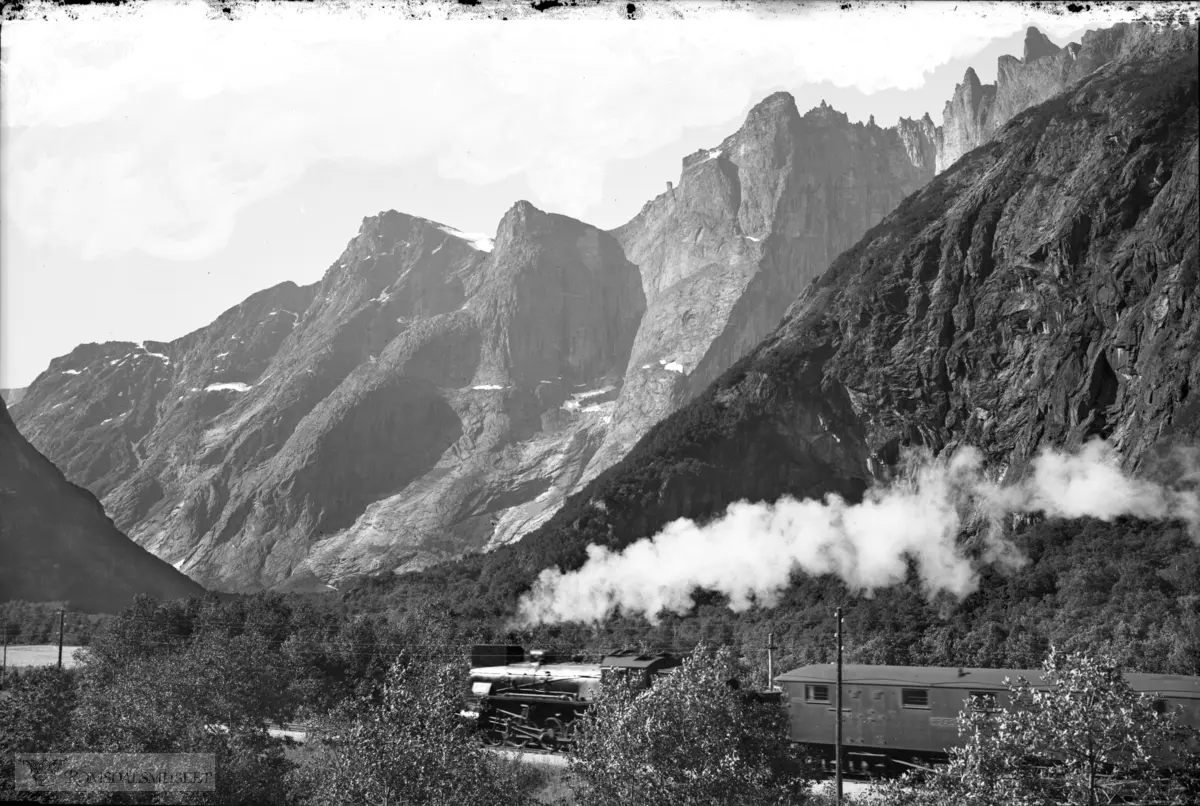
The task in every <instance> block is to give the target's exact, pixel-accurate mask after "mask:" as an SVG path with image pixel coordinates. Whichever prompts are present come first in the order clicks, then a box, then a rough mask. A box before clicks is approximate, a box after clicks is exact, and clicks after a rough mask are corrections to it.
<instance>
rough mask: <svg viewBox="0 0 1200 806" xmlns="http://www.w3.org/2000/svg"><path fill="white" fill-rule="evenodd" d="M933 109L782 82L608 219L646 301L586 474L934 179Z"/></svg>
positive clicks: (725, 362) (758, 333) (625, 446)
mask: <svg viewBox="0 0 1200 806" xmlns="http://www.w3.org/2000/svg"><path fill="white" fill-rule="evenodd" d="M934 137H935V130H934V127H933V121H932V120H930V119H929V118H928V117H926V118H925V119H924V120H922V121H912V120H907V119H905V120H901V121H900V124H899V126H897V127H895V128H888V129H882V128H880V127H878V126H876V125H875V124H874V120H871V121H870V122H869V123H868V124H867V125H863V124H861V123H856V124H851V123H850V122H849V120H848V119H847V117H846V115H845V114H843V113H841V112H837V111H835V110H833V109H832V108H830V107H829V106H827V105H826V104H825V103H824V102H822V104H821V106H820V107H818V108H816V109H813V110H811V111H809V112H808V113H807V114H804V115H801V114H800V113H799V111H798V110H797V109H796V104H795V101H794V100H793V99H792V97H791V96H790V95H788V94H787V93H776V94H775V95H772V96H770V97H769V98H767V99H765V100H764V101H762V102H761V103H759V104H758V105H757V106H755V107H754V108H753V109H752V110H751V111H750V113H749V115H748V116H747V118H746V122H745V124H744V125H743V126H742V128H741V129H739V130H738V131H737V132H736V133H735V134H733V135H731V136H730V137H727V138H726V139H725V140H723V141H722V142H721V143H719V144H718V145H717V146H716V147H714V148H712V149H706V150H702V151H698V152H697V153H695V154H692V155H691V156H689V157H686V158H685V159H684V161H683V173H682V176H681V177H680V181H679V184H678V185H677V186H675V187H674V188H672V189H671V190H669V191H668V192H667V193H664V194H662V195H661V196H659V197H658V198H656V199H654V200H653V201H651V202H650V203H648V204H647V205H646V206H645V207H644V208H643V209H642V211H641V212H640V213H639V214H638V215H637V216H636V217H635V218H634V219H633V220H632V221H630V222H629V223H628V224H626V225H624V226H623V227H620V228H619V229H617V230H615V231H614V233H613V234H614V235H615V236H616V237H617V239H618V240H619V241H620V242H621V243H622V245H623V246H624V248H625V253H626V254H627V255H628V256H629V259H630V260H631V261H632V262H633V263H635V264H636V265H637V266H638V268H639V269H640V271H641V275H642V282H643V284H644V286H645V288H646V297H647V302H648V308H647V311H646V316H645V317H644V318H643V320H642V325H641V328H640V329H639V330H638V334H637V339H636V340H635V341H634V345H633V353H632V356H631V358H630V363H629V367H628V369H627V370H626V372H625V384H624V386H623V387H622V389H621V394H620V397H619V399H618V401H617V407H616V414H615V419H614V425H613V428H612V429H611V430H610V431H609V433H608V435H607V437H606V439H605V443H604V445H603V446H602V447H601V449H600V451H599V452H598V453H597V455H596V457H595V458H594V459H593V460H592V461H591V463H590V464H589V466H588V469H587V472H586V473H585V475H584V477H583V479H582V480H581V482H586V481H588V480H590V479H591V478H593V477H594V476H595V475H596V474H598V473H599V472H601V471H603V470H604V469H605V468H607V467H608V466H610V465H611V464H613V463H614V462H616V461H617V460H619V459H620V458H621V457H622V456H624V455H625V454H626V453H627V452H628V451H629V449H630V448H631V447H632V446H633V445H634V444H635V443H636V442H637V441H638V440H639V439H640V438H641V437H642V436H643V435H644V434H645V433H646V432H647V431H648V430H649V429H650V427H651V426H652V425H653V424H654V423H656V422H658V421H659V420H660V419H662V418H663V417H664V416H666V415H667V414H669V413H670V412H672V411H674V410H675V409H677V408H678V407H679V406H680V405H682V404H683V403H685V402H686V401H688V400H690V399H691V398H693V397H694V396H695V395H697V394H699V393H700V392H701V391H702V390H703V389H704V388H705V387H707V386H708V384H709V383H711V382H712V381H713V380H714V379H715V378H716V377H717V376H718V375H720V374H721V373H722V372H723V371H724V370H725V369H726V368H728V367H729V366H730V365H731V364H732V363H733V362H734V361H736V360H737V359H738V358H740V357H741V356H742V355H744V354H745V353H746V352H747V351H748V350H749V349H750V348H752V347H753V346H754V345H755V344H757V343H758V342H759V341H761V340H762V339H763V337H765V336H766V335H767V333H769V332H770V331H771V329H772V328H774V327H775V325H776V324H778V322H779V318H780V317H781V316H782V315H783V312H784V310H785V308H786V306H787V304H788V303H789V302H790V301H791V300H793V299H794V298H795V297H796V295H797V294H798V293H799V292H800V290H801V289H802V288H803V287H804V286H805V285H807V284H808V283H810V282H812V280H813V279H814V278H816V277H817V276H819V275H820V274H821V272H823V271H824V270H825V268H826V267H827V266H828V265H829V264H830V263H831V262H832V261H833V259H834V257H836V256H837V254H838V253H839V252H841V251H842V250H844V249H846V248H848V247H849V246H850V245H851V244H852V243H854V241H855V240H857V239H858V238H859V237H861V236H862V234H863V233H864V232H866V231H867V229H868V228H870V227H871V226H872V225H874V224H875V223H877V222H878V221H879V220H880V219H881V218H883V216H884V215H886V214H887V213H888V212H889V211H891V210H892V209H893V208H895V206H896V205H897V204H899V203H900V200H901V199H903V198H904V197H905V196H907V195H908V194H910V193H912V192H913V191H915V190H917V189H918V188H920V187H921V186H923V185H924V184H925V183H926V182H928V181H929V180H930V179H931V178H932V176H933V167H934V148H935V144H934Z"/></svg>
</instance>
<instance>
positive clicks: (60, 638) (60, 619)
mask: <svg viewBox="0 0 1200 806" xmlns="http://www.w3.org/2000/svg"><path fill="white" fill-rule="evenodd" d="M64 618H65V617H64V615H63V611H62V610H59V611H58V668H60V669H61V668H62V641H63V619H64Z"/></svg>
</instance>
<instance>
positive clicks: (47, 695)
mask: <svg viewBox="0 0 1200 806" xmlns="http://www.w3.org/2000/svg"><path fill="white" fill-rule="evenodd" d="M71 678H72V673H71V672H70V671H68V670H63V669H58V668H56V667H53V666H46V667H41V668H35V669H32V670H30V671H29V673H28V674H24V675H21V676H20V677H19V678H14V681H15V682H14V684H13V685H12V686H11V687H9V688H7V689H6V693H7V695H8V696H5V697H0V800H15V799H17V798H16V794H17V793H14V791H13V773H14V767H13V754H14V753H61V752H64V751H65V750H66V749H67V747H66V741H67V725H68V722H69V720H70V716H71V710H72V709H73V708H74V707H75V691H74V687H73V685H72V679H71Z"/></svg>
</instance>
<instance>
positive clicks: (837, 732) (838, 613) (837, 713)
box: [833, 606, 842, 806]
mask: <svg viewBox="0 0 1200 806" xmlns="http://www.w3.org/2000/svg"><path fill="white" fill-rule="evenodd" d="M834 618H836V619H837V693H836V695H835V696H834V700H833V703H834V705H833V713H834V717H833V718H834V723H833V724H834V725H836V727H835V728H834V744H835V747H836V759H835V763H836V764H837V771H836V773H835V774H836V775H837V804H838V806H842V608H841V607H840V606H839V607H838V609H837V610H835V611H834Z"/></svg>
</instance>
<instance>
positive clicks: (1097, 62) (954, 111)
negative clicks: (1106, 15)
mask: <svg viewBox="0 0 1200 806" xmlns="http://www.w3.org/2000/svg"><path fill="white" fill-rule="evenodd" d="M1186 37H1187V33H1186V29H1175V30H1164V29H1163V28H1162V27H1158V26H1151V25H1148V24H1144V23H1132V24H1131V23H1119V24H1117V25H1114V26H1113V27H1111V28H1106V29H1103V30H1099V31H1088V32H1087V33H1086V34H1084V36H1083V42H1082V43H1078V42H1072V43H1070V44H1068V45H1067V46H1066V47H1063V48H1060V47H1059V46H1057V45H1055V44H1054V43H1053V42H1051V41H1050V40H1049V39H1048V38H1047V37H1046V35H1045V34H1043V33H1042V32H1041V31H1039V30H1038V29H1037V28H1030V29H1029V30H1028V31H1026V33H1025V49H1024V53H1023V54H1022V57H1021V58H1019V59H1018V58H1017V57H1015V56H1001V57H1000V59H999V60H998V61H997V65H996V66H997V70H996V83H995V84H983V83H981V82H980V80H979V76H977V75H976V74H975V71H974V70H973V69H971V68H967V72H966V75H965V76H964V77H963V83H961V84H959V85H957V86H956V87H955V88H954V95H953V97H951V98H950V100H948V101H947V102H946V106H945V108H944V109H943V110H942V126H941V127H940V129H939V131H938V136H937V171H938V172H939V173H940V172H942V171H944V170H946V169H947V168H949V167H950V166H951V165H953V164H954V163H955V162H957V161H958V159H959V157H961V156H962V155H963V154H966V153H967V152H968V151H970V150H971V149H974V148H977V147H979V146H981V145H983V144H984V143H986V142H987V141H988V140H990V139H991V138H992V136H993V135H994V134H995V133H996V132H997V131H999V130H1000V129H1001V127H1003V126H1004V124H1005V123H1008V121H1010V120H1012V119H1013V118H1014V117H1016V116H1017V115H1018V114H1020V113H1021V112H1023V111H1024V110H1026V109H1028V108H1029V107H1031V106H1034V105H1035V104H1039V103H1041V102H1042V101H1045V100H1047V99H1049V98H1052V97H1053V96H1055V95H1057V94H1059V93H1060V92H1062V91H1063V90H1065V89H1066V88H1067V87H1069V86H1071V85H1072V84H1074V83H1075V82H1076V81H1079V80H1080V79H1082V78H1083V77H1084V76H1086V75H1088V74H1089V73H1091V72H1093V71H1095V70H1097V69H1098V68H1100V67H1102V66H1104V65H1106V64H1109V63H1110V62H1113V61H1116V60H1122V59H1129V58H1151V57H1152V56H1153V55H1154V54H1155V53H1157V52H1161V51H1163V50H1170V49H1171V48H1174V47H1177V46H1178V45H1180V44H1181V43H1182V42H1184V40H1186Z"/></svg>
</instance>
